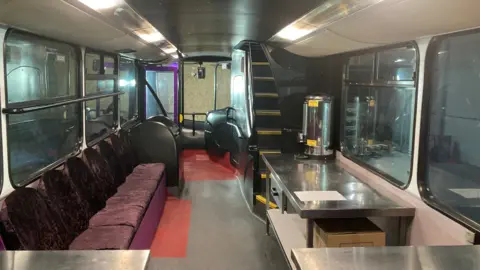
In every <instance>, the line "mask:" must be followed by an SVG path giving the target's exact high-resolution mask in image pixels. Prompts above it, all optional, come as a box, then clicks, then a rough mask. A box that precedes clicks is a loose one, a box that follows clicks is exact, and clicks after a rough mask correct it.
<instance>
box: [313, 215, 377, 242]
mask: <svg viewBox="0 0 480 270" xmlns="http://www.w3.org/2000/svg"><path fill="white" fill-rule="evenodd" d="M313 246H314V247H316V248H321V247H382V246H385V233H384V232H383V231H382V230H381V229H380V228H378V227H377V226H376V225H375V224H373V223H372V222H371V221H370V220H368V219H367V218H353V219H319V220H315V224H314V231H313Z"/></svg>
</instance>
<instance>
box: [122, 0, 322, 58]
mask: <svg viewBox="0 0 480 270" xmlns="http://www.w3.org/2000/svg"><path fill="white" fill-rule="evenodd" d="M127 2H128V3H129V4H130V5H131V6H132V7H133V8H134V9H135V10H136V11H137V12H138V13H139V14H141V15H142V16H143V17H145V18H146V19H147V20H148V21H149V22H150V23H151V24H152V25H154V26H155V27H156V28H157V29H158V30H159V31H160V32H161V33H162V34H163V35H164V36H165V37H166V38H167V39H168V40H170V41H171V42H172V43H173V44H175V45H176V46H177V47H178V48H179V49H180V50H181V51H182V52H183V53H186V54H189V53H196V54H198V53H202V52H207V51H209V52H211V51H216V52H218V53H220V54H221V53H225V52H228V53H230V52H231V49H232V47H233V46H235V45H236V44H238V42H240V41H242V40H259V41H264V40H267V39H269V38H270V37H271V36H272V35H274V34H275V33H276V32H278V31H279V30H280V29H282V28H283V27H285V26H287V25H288V24H290V23H291V22H292V21H294V20H296V19H297V18H299V17H301V16H303V15H304V14H306V13H308V12H309V11H310V10H311V9H313V8H315V7H316V6H318V5H320V4H322V3H323V2H325V0H301V1H291V0H261V1H259V0H245V1H243V0H195V1H194V0H181V1H180V0H127Z"/></svg>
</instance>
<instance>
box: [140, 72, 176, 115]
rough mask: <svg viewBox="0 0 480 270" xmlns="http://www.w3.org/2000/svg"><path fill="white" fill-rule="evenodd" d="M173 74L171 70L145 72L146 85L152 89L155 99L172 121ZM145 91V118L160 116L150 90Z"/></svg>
mask: <svg viewBox="0 0 480 270" xmlns="http://www.w3.org/2000/svg"><path fill="white" fill-rule="evenodd" d="M175 72H176V71H174V70H173V69H171V70H170V69H166V70H161V71H158V70H148V71H147V81H148V83H149V84H150V85H151V86H152V87H153V90H154V91H155V93H156V94H157V97H158V98H159V99H160V102H161V103H162V105H163V107H164V108H165V110H166V111H167V116H168V117H169V118H170V119H172V120H173V119H174V116H175V83H176V81H175ZM145 91H146V92H147V102H146V115H147V118H150V117H152V116H156V115H162V111H161V110H160V107H159V106H158V104H157V101H156V100H155V98H154V97H153V95H152V93H151V92H150V90H149V89H148V88H146V89H145Z"/></svg>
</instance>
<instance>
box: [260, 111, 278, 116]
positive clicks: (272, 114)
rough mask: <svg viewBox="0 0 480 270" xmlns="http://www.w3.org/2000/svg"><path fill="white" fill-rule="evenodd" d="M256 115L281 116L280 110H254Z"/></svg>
mask: <svg viewBox="0 0 480 270" xmlns="http://www.w3.org/2000/svg"><path fill="white" fill-rule="evenodd" d="M255 114H256V115H260V116H281V115H282V114H281V113H280V110H255Z"/></svg>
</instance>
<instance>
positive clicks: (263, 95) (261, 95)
mask: <svg viewBox="0 0 480 270" xmlns="http://www.w3.org/2000/svg"><path fill="white" fill-rule="evenodd" d="M254 95H255V97H257V98H278V93H255V94H254Z"/></svg>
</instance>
